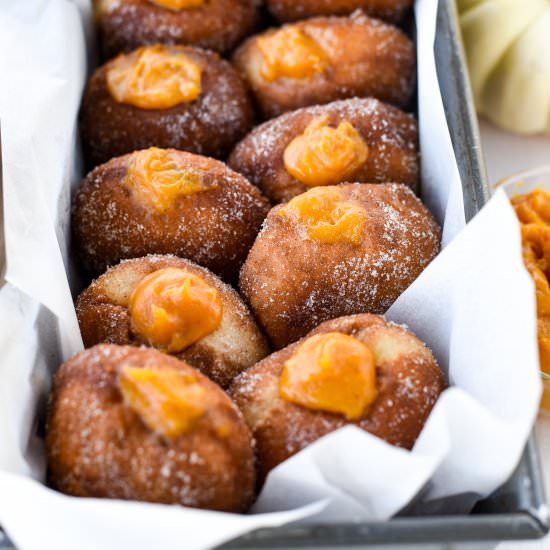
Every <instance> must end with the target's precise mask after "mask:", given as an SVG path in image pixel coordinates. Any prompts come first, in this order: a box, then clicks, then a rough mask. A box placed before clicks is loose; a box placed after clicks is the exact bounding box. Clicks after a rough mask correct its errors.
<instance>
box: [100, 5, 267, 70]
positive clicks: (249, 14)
mask: <svg viewBox="0 0 550 550" xmlns="http://www.w3.org/2000/svg"><path fill="white" fill-rule="evenodd" d="M94 7H95V12H96V20H97V24H98V30H99V38H100V44H101V50H102V53H103V58H104V59H109V58H111V57H114V56H115V55H116V54H118V53H120V52H129V51H131V50H133V49H135V48H137V47H139V46H144V45H147V44H155V43H157V42H160V43H163V44H184V45H191V46H199V47H201V48H207V49H210V50H214V51H216V52H219V53H225V52H228V51H230V50H232V49H233V48H234V47H235V46H236V45H237V44H238V43H239V42H241V40H242V39H243V38H244V37H245V36H247V35H248V34H250V33H251V32H252V31H253V30H254V28H255V26H256V23H257V21H258V13H257V8H256V4H255V2H254V1H253V0H208V1H205V2H204V3H203V4H202V5H200V6H197V7H194V8H188V9H183V10H181V11H175V10H171V9H168V8H164V7H162V6H159V5H156V4H153V3H152V2H150V1H149V0H116V1H113V0H94Z"/></svg>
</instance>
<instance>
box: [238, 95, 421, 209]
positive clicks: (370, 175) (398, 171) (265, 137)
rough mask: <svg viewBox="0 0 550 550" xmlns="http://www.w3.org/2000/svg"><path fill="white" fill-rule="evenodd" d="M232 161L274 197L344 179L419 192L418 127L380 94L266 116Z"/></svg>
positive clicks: (277, 199) (287, 196) (278, 198)
mask: <svg viewBox="0 0 550 550" xmlns="http://www.w3.org/2000/svg"><path fill="white" fill-rule="evenodd" d="M228 164H229V166H230V167H231V168H233V170H236V171H237V172H240V173H241V174H243V175H244V176H246V178H248V180H249V181H251V182H252V183H254V184H255V185H257V186H258V187H259V188H260V189H261V190H262V191H263V192H264V193H265V194H266V195H267V196H268V197H269V198H270V199H271V200H272V201H274V202H285V201H288V200H290V199H291V198H292V197H295V196H296V195H299V194H300V193H303V192H305V191H307V190H308V189H310V188H311V187H315V186H317V185H336V184H338V183H341V182H343V181H354V182H367V183H376V182H388V181H393V182H397V183H406V184H407V185H409V186H410V187H411V188H412V189H413V190H416V188H417V184H418V175H419V162H418V125H417V123H416V120H415V119H414V117H413V116H412V115H409V114H407V113H404V112H403V111H400V110H399V109H397V108H396V107H392V106H391V105H386V104H385V103H382V102H381V101H378V100H377V99H373V98H365V99H360V98H353V99H345V100H342V101H334V102H333V103H328V104H327V105H316V106H313V107H305V108H302V109H298V110H296V111H292V112H290V113H285V114H284V115H281V116H279V117H278V118H276V119H273V120H269V121H267V122H264V123H263V124H262V125H260V126H258V127H257V128H255V129H254V130H252V132H250V134H248V135H247V136H246V137H245V138H244V139H243V140H242V141H241V142H240V143H238V144H237V146H236V147H235V149H234V150H233V152H232V153H231V156H230V157H229V160H228Z"/></svg>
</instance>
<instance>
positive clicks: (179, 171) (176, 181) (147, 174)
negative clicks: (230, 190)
mask: <svg viewBox="0 0 550 550" xmlns="http://www.w3.org/2000/svg"><path fill="white" fill-rule="evenodd" d="M125 182H126V185H127V186H128V187H129V188H130V189H131V190H132V191H133V192H134V194H135V196H136V197H137V198H138V199H139V200H140V201H142V202H143V203H145V204H151V205H152V206H153V207H154V208H155V209H156V210H157V211H159V212H162V211H165V210H167V209H168V208H170V207H171V206H172V204H173V203H174V200H175V199H176V198H177V197H181V196H185V195H191V194H193V193H198V192H200V191H204V190H205V189H207V188H209V187H212V185H210V186H207V185H206V184H205V182H204V179H203V173H202V172H201V171H200V170H199V169H198V168H189V167H188V166H186V165H184V163H183V161H182V157H181V155H179V154H178V152H177V151H173V150H170V149H168V150H166V149H158V148H157V147H151V148H149V149H146V150H144V151H136V152H135V153H134V154H133V155H132V158H131V161H130V163H129V165H128V171H127V173H126V179H125Z"/></svg>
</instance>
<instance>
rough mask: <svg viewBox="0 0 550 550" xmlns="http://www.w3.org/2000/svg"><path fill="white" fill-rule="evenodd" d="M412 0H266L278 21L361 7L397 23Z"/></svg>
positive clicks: (377, 16)
mask: <svg viewBox="0 0 550 550" xmlns="http://www.w3.org/2000/svg"><path fill="white" fill-rule="evenodd" d="M413 3H414V0H298V1H296V0H267V2H266V5H267V9H268V10H269V12H270V13H271V14H272V15H273V17H275V18H276V19H278V20H279V21H296V20H298V19H307V18H308V17H314V16H317V15H348V14H350V13H352V12H354V11H355V10H357V9H361V10H362V11H364V12H365V13H366V14H367V15H369V16H370V17H376V18H378V19H383V20H384V21H389V22H390V23H398V22H399V21H401V20H402V19H403V16H404V15H405V14H406V13H407V12H408V11H409V10H410V8H411V6H412V5H413Z"/></svg>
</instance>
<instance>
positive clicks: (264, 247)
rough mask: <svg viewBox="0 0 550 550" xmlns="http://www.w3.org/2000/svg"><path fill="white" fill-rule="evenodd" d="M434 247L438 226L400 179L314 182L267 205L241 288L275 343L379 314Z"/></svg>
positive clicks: (434, 251)
mask: <svg viewBox="0 0 550 550" xmlns="http://www.w3.org/2000/svg"><path fill="white" fill-rule="evenodd" d="M439 245H440V229H439V226H438V225H437V223H436V222H435V220H434V218H433V217H432V215H431V214H430V212H429V211H428V210H427V209H426V207H425V206H424V205H423V204H422V203H421V202H420V200H419V199H418V198H417V197H416V196H415V195H414V193H413V192H412V191H411V190H410V188H409V187H407V186H405V185H402V184H385V183H380V184H367V183H344V184H340V185H335V186H326V187H315V188H313V189H311V190H309V191H307V192H306V193H303V194H301V195H298V196H297V197H294V198H293V199H292V200H290V201H289V202H288V203H286V204H282V205H279V206H276V207H274V208H273V209H272V210H271V211H270V213H269V215H268V216H267V219H266V221H265V222H264V225H263V227H262V231H261V232H260V234H259V235H258V238H257V239H256V241H255V242H254V246H253V247H252V249H251V250H250V253H249V255H248V258H247V259H246V262H245V263H244V265H243V268H242V270H241V274H240V288H241V294H242V295H243V296H244V298H245V299H246V300H247V301H248V303H249V305H250V307H251V309H252V311H253V312H254V314H255V316H256V319H257V320H258V321H259V323H260V325H261V326H262V327H263V329H264V331H265V333H266V334H267V335H268V336H269V338H270V339H271V342H272V344H273V345H274V347H275V348H277V349H278V348H282V347H284V346H286V345H287V344H289V343H291V342H294V341H296V340H298V339H299V338H301V337H302V336H304V335H305V334H307V332H309V331H310V330H312V329H313V328H314V327H316V326H317V325H318V324H319V323H321V322H323V321H326V320H328V319H333V318H336V317H340V316H342V315H351V314H354V313H384V312H385V311H386V310H387V309H388V308H389V307H390V306H391V304H392V303H393V302H394V301H395V300H396V299H397V297H398V296H399V295H400V294H401V293H402V292H403V291H404V290H405V289H406V288H407V287H408V286H409V285H410V284H411V283H412V282H413V281H414V280H415V279H416V278H417V277H418V275H420V273H421V272H422V270H423V269H424V268H425V267H426V266H427V265H428V264H429V263H430V261H431V260H432V259H433V258H434V257H435V256H436V254H437V253H438V252H439Z"/></svg>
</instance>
